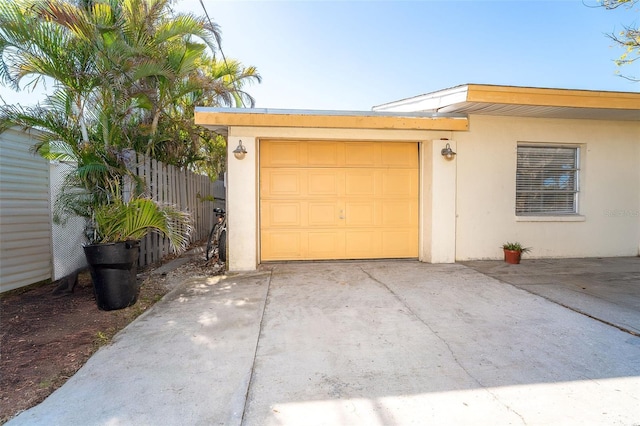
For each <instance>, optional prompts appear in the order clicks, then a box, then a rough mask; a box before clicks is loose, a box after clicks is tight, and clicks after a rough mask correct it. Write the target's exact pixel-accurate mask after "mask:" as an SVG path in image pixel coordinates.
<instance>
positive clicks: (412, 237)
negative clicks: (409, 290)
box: [259, 139, 419, 261]
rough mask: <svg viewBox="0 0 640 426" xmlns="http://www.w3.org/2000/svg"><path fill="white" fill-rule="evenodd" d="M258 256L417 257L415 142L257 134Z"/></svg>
mask: <svg viewBox="0 0 640 426" xmlns="http://www.w3.org/2000/svg"><path fill="white" fill-rule="evenodd" d="M259 158H260V161H259V164H260V170H259V194H260V211H259V218H260V219H259V227H260V259H261V261H282V260H321V259H374V258H416V257H418V235H419V229H418V228H419V224H418V217H419V211H418V210H419V208H418V205H419V203H418V200H419V188H418V182H419V166H418V164H419V162H418V160H419V156H418V143H417V142H406V141H402V142H391V141H384V142H381V141H375V142H374V141H369V142H367V141H330V140H280V139H270V140H269V139H266V140H265V139H261V140H260V142H259Z"/></svg>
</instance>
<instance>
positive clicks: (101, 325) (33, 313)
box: [0, 256, 222, 424]
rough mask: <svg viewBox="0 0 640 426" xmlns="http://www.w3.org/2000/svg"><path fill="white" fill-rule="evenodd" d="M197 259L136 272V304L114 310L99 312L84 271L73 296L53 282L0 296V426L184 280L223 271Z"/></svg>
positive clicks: (43, 395)
mask: <svg viewBox="0 0 640 426" xmlns="http://www.w3.org/2000/svg"><path fill="white" fill-rule="evenodd" d="M200 257H203V256H193V257H192V258H191V260H190V261H189V262H188V263H187V264H185V265H183V266H180V267H179V268H177V269H175V270H174V271H171V272H168V273H167V274H166V275H159V274H154V268H148V269H146V270H144V271H142V272H141V273H140V271H139V279H140V280H141V281H142V283H141V288H140V294H139V296H138V301H137V302H136V304H135V305H133V306H131V307H128V308H125V309H120V310H116V311H101V310H99V309H98V307H97V305H96V303H95V299H94V295H93V285H92V283H91V276H90V274H89V272H88V271H86V272H82V273H80V275H79V276H78V284H77V285H76V287H75V289H74V291H73V293H65V294H59V295H55V294H54V290H55V289H56V287H57V283H48V284H43V285H36V286H30V287H27V288H25V289H19V290H15V291H12V292H8V293H4V294H2V295H1V296H0V297H1V298H0V424H3V423H5V422H7V421H8V420H10V419H11V418H13V417H15V416H16V415H17V414H19V413H20V412H21V411H24V410H26V409H28V408H30V407H33V406H35V405H37V404H38V403H40V402H41V401H43V400H44V399H45V398H46V397H47V396H48V395H49V394H51V393H52V392H53V391H54V390H56V389H57V388H59V387H60V386H62V385H63V384H64V383H65V382H66V381H67V379H69V378H70V377H71V376H72V375H73V374H74V373H75V372H76V371H78V370H79V369H80V367H82V366H83V365H84V363H85V362H87V360H88V359H89V357H90V356H91V355H92V354H93V353H94V352H95V351H97V350H98V349H99V348H100V347H101V346H103V345H106V344H109V342H110V341H111V339H112V338H113V336H114V335H115V334H116V333H117V332H118V331H120V330H122V329H123V328H124V327H126V326H127V325H128V324H129V323H130V322H132V321H133V320H134V319H135V318H137V317H138V316H139V315H140V314H142V313H143V312H145V311H146V310H148V309H149V308H150V307H152V306H153V305H154V304H155V303H156V302H157V301H159V300H160V299H161V298H162V297H163V296H164V295H165V294H166V293H168V292H169V291H170V290H171V289H172V288H174V287H175V286H176V285H178V284H179V283H180V282H182V281H183V280H184V279H186V278H187V277H190V276H195V275H216V274H219V273H221V272H222V270H221V268H220V267H216V266H215V265H211V264H207V263H206V262H205V261H204V258H202V259H201V258H200ZM158 266H160V265H158Z"/></svg>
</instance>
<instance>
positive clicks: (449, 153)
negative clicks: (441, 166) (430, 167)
mask: <svg viewBox="0 0 640 426" xmlns="http://www.w3.org/2000/svg"><path fill="white" fill-rule="evenodd" d="M440 154H442V156H443V157H444V158H446V159H447V160H453V157H455V156H456V153H455V152H453V150H452V149H451V145H449V143H447V145H446V146H445V147H444V148H442V151H440Z"/></svg>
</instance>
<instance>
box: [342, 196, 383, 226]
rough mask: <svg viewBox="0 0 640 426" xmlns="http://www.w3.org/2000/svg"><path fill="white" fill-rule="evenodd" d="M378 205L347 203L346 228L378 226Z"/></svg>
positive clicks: (345, 211) (345, 210)
mask: <svg viewBox="0 0 640 426" xmlns="http://www.w3.org/2000/svg"><path fill="white" fill-rule="evenodd" d="M376 204H377V203H375V202H374V201H370V202H345V209H344V220H345V226H346V227H351V226H367V227H372V226H376V222H378V221H377V220H376V216H378V215H376Z"/></svg>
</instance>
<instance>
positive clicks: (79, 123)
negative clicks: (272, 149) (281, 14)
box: [0, 0, 260, 166]
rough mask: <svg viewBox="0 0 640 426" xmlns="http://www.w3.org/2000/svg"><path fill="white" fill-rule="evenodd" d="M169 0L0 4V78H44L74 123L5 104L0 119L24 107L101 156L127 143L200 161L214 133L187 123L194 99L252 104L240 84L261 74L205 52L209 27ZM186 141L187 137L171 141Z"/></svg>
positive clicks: (214, 35)
mask: <svg viewBox="0 0 640 426" xmlns="http://www.w3.org/2000/svg"><path fill="white" fill-rule="evenodd" d="M169 3H170V0H79V1H78V2H76V3H73V2H69V1H64V0H36V1H35V2H33V1H30V0H18V1H17V2H2V3H0V79H2V80H3V81H4V82H5V83H7V84H10V85H11V86H12V87H14V88H16V89H18V88H20V87H21V86H22V87H25V86H32V85H37V84H39V83H40V81H41V80H42V79H43V78H49V79H52V80H53V82H54V86H55V89H56V93H55V94H54V96H53V98H55V99H54V100H55V103H56V104H60V102H62V99H64V102H65V103H66V104H65V106H61V105H57V108H58V112H59V113H62V111H64V114H67V120H68V121H67V123H68V126H69V128H70V129H74V131H69V129H66V130H65V129H61V128H60V124H61V122H57V123H56V126H52V127H51V128H47V127H46V126H47V122H43V121H42V120H40V119H39V117H38V115H39V114H41V113H42V111H41V110H40V109H39V108H32V109H22V110H20V111H17V110H16V108H10V107H4V108H1V109H0V119H1V120H3V121H4V122H11V121H13V122H14V123H15V124H20V123H19V122H21V123H22V124H24V125H28V122H29V120H27V116H29V115H32V118H33V120H31V121H32V122H33V123H37V124H38V125H39V126H40V127H41V128H43V129H47V130H49V131H50V132H52V133H53V134H57V138H58V139H59V140H61V141H64V142H66V143H68V144H71V145H78V146H81V145H101V146H102V148H101V150H102V151H103V152H104V153H105V155H106V154H108V153H109V152H112V151H114V150H115V151H118V150H122V149H125V148H132V147H133V148H135V149H136V150H137V151H140V152H147V153H150V154H152V155H155V156H156V157H158V158H159V159H163V160H165V161H167V160H168V162H169V163H171V164H177V165H183V166H186V165H189V164H193V163H194V162H197V161H200V160H202V158H203V156H206V155H207V154H208V152H207V150H202V149H200V148H201V145H202V144H201V143H200V142H201V141H203V140H204V141H211V140H212V139H213V140H215V138H216V135H215V134H212V133H211V132H208V131H203V129H198V128H195V126H194V125H193V122H192V117H193V110H194V105H195V104H196V103H198V104H202V105H229V106H231V105H235V106H238V105H239V104H241V103H249V104H250V105H251V106H252V105H253V99H252V98H251V97H250V96H249V95H248V94H247V93H246V92H244V91H243V90H242V86H243V84H244V82H250V81H256V80H257V81H260V76H259V75H258V74H257V72H256V70H255V68H253V67H247V68H243V67H242V66H241V65H240V64H239V63H237V62H236V61H229V62H228V63H227V64H224V66H223V65H222V64H221V63H220V62H218V61H216V59H215V56H212V55H211V54H210V53H209V52H215V47H216V44H217V43H218V42H219V37H220V33H219V29H218V28H217V26H215V25H214V24H210V23H208V21H205V20H204V19H203V18H199V17H196V16H193V15H190V14H174V13H173V12H172V11H171V8H170V5H169ZM26 80H28V81H27V83H26V85H24V84H22V83H23V82H24V81H26ZM49 103H52V102H49ZM47 107H49V105H47ZM76 130H79V131H80V137H78V135H77V134H76ZM185 141H191V143H190V145H193V146H192V147H190V148H189V149H186V150H185V149H181V148H179V147H178V145H180V144H182V143H184V142H185ZM46 143H48V142H47V141H44V142H43V143H42V144H41V145H40V146H39V149H41V150H42V149H45V145H46ZM205 145H206V144H205ZM159 147H162V148H167V147H169V148H170V149H167V150H165V151H163V150H161V149H158V148H159ZM209 152H211V151H209ZM115 155H116V156H117V152H116V153H115Z"/></svg>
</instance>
